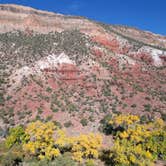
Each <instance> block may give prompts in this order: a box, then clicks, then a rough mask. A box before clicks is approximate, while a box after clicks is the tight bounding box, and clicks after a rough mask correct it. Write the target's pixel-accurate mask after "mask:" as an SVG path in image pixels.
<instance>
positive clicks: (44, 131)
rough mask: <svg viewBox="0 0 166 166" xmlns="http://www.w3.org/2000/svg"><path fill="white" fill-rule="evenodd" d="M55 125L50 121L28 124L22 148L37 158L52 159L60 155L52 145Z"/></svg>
mask: <svg viewBox="0 0 166 166" xmlns="http://www.w3.org/2000/svg"><path fill="white" fill-rule="evenodd" d="M55 128H56V126H55V125H54V124H53V123H51V122H47V123H42V122H40V121H36V122H32V123H30V124H28V126H27V128H26V130H25V134H26V143H25V144H23V149H24V151H26V152H27V153H29V154H30V155H32V156H37V157H38V158H39V159H45V158H46V159H48V160H50V159H53V158H55V157H57V156H59V155H60V151H59V149H58V148H56V147H55V146H54V138H53V134H54V130H55Z"/></svg>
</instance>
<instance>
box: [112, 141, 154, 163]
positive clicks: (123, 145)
mask: <svg viewBox="0 0 166 166" xmlns="http://www.w3.org/2000/svg"><path fill="white" fill-rule="evenodd" d="M110 160H111V161H112V165H116V166H131V165H137V166H153V165H154V164H153V156H152V154H151V153H150V152H149V151H146V150H144V149H143V148H142V146H141V145H140V144H138V145H134V144H132V143H131V142H130V141H128V140H126V139H123V140H119V139H117V140H116V141H115V143H114V146H113V148H112V149H111V152H110Z"/></svg>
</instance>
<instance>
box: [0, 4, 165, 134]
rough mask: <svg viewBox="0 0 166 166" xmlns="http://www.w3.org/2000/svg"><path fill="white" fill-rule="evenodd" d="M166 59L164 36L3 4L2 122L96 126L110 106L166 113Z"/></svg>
mask: <svg viewBox="0 0 166 166" xmlns="http://www.w3.org/2000/svg"><path fill="white" fill-rule="evenodd" d="M165 66H166V37H164V36H161V35H156V34H153V33H151V32H145V31H141V30H138V29H135V28H130V27H125V26H115V25H105V24H102V23H98V22H94V21H91V20H88V19H86V18H82V17H74V16H65V15H61V14H55V13H51V12H45V11H40V10H35V9H32V8H29V7H23V6H17V5H0V85H1V87H0V91H1V92H0V111H1V115H2V116H1V118H2V123H1V124H0V126H3V125H7V124H9V125H14V124H17V123H26V122H27V121H28V120H32V119H34V118H41V119H43V118H48V117H51V118H53V119H54V120H57V121H59V122H61V123H64V122H65V121H68V120H69V119H70V120H71V121H72V123H73V127H72V128H71V132H72V131H73V132H74V131H79V130H82V131H84V130H90V131H91V130H94V131H97V128H98V122H99V121H100V119H101V118H102V117H103V116H104V115H106V114H108V113H111V112H115V113H117V112H119V111H120V112H132V113H135V114H140V115H145V116H148V117H151V116H165V110H166V69H165ZM92 116H93V121H90V122H89V124H88V126H87V127H86V128H84V127H82V126H81V124H80V123H79V121H80V118H83V117H84V118H86V119H88V118H90V117H91V118H92ZM92 126H94V127H92Z"/></svg>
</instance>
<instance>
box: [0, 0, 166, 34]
mask: <svg viewBox="0 0 166 166" xmlns="http://www.w3.org/2000/svg"><path fill="white" fill-rule="evenodd" d="M0 3H12V4H21V5H26V6H31V7H34V8H37V9H41V10H48V11H53V12H57V13H62V14H70V15H79V16H85V17H88V18H90V19H94V20H97V21H102V22H105V23H110V24H122V25H128V26H133V27H137V28H139V29H143V30H149V31H152V32H155V33H159V34H163V35H166V0H0Z"/></svg>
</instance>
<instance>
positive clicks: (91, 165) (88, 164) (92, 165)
mask: <svg viewBox="0 0 166 166" xmlns="http://www.w3.org/2000/svg"><path fill="white" fill-rule="evenodd" d="M85 165H86V166H95V162H94V160H92V159H89V160H87V161H86V163H85Z"/></svg>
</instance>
